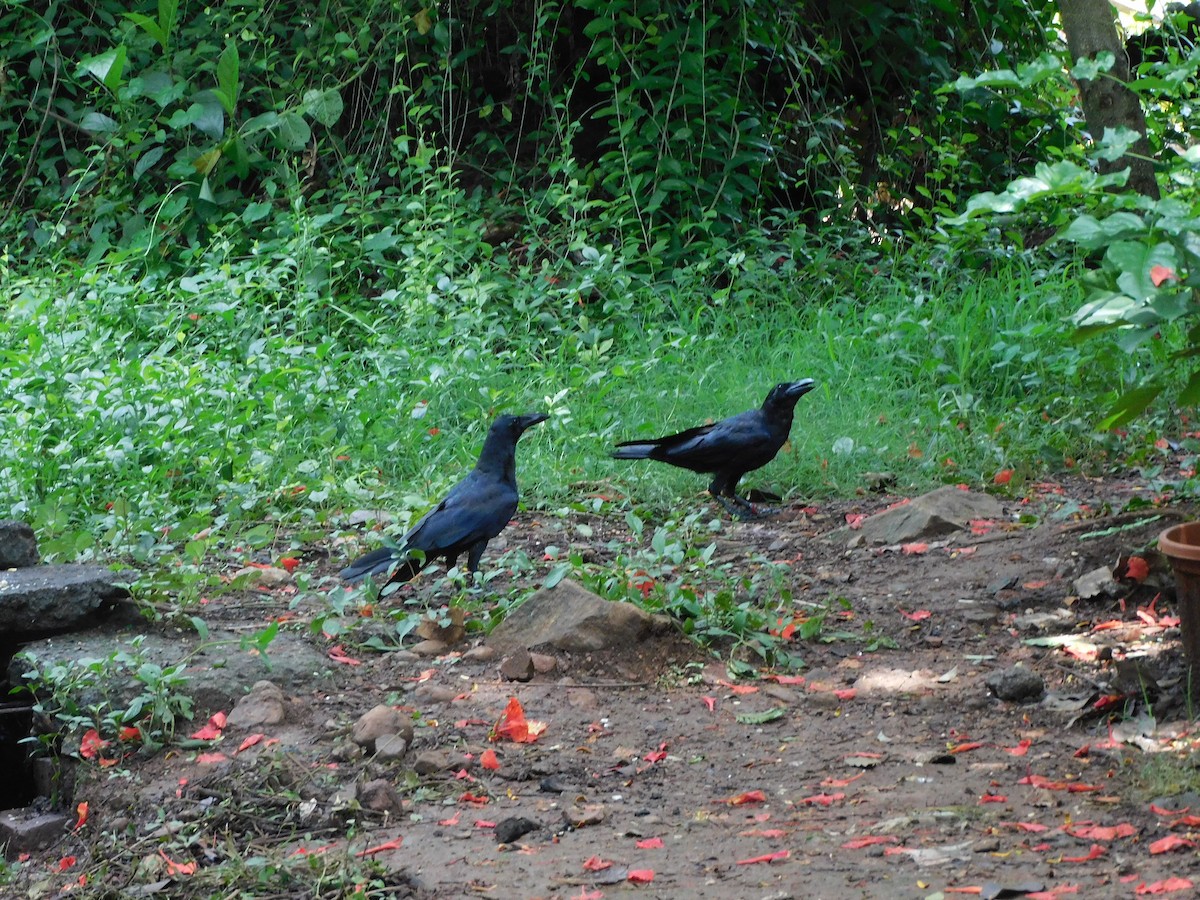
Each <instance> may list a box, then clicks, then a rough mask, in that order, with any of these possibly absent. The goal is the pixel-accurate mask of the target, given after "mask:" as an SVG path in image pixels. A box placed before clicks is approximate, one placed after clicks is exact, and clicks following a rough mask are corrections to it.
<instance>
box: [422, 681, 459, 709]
mask: <svg viewBox="0 0 1200 900" xmlns="http://www.w3.org/2000/svg"><path fill="white" fill-rule="evenodd" d="M412 695H413V697H414V698H415V699H417V700H422V701H425V702H428V703H438V704H444V703H450V702H452V701H453V700H454V698H455V697H457V696H458V691H456V690H455V689H454V688H452V687H447V686H446V685H444V684H434V683H433V682H431V681H427V682H425V683H424V684H419V685H417V687H416V688H415V689H414V690H413V692H412Z"/></svg>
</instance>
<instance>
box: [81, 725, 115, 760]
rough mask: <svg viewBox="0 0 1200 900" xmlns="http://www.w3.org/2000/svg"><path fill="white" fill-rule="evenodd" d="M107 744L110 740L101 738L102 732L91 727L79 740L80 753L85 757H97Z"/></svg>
mask: <svg viewBox="0 0 1200 900" xmlns="http://www.w3.org/2000/svg"><path fill="white" fill-rule="evenodd" d="M107 746H108V741H106V740H103V739H101V737H100V732H98V731H97V730H96V729H95V728H89V729H88V730H87V731H85V732H84V733H83V737H82V738H80V740H79V755H80V756H82V757H83V758H84V759H95V758H96V757H97V756H99V755H100V751H101V750H103V749H104V748H105V747H107Z"/></svg>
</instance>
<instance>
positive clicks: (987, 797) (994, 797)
mask: <svg viewBox="0 0 1200 900" xmlns="http://www.w3.org/2000/svg"><path fill="white" fill-rule="evenodd" d="M979 802H980V803H1007V802H1008V798H1007V797H1005V796H1004V795H1003V794H984V795H983V796H982V797H980V798H979Z"/></svg>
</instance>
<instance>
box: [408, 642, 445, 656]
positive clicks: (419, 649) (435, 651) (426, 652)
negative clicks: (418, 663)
mask: <svg viewBox="0 0 1200 900" xmlns="http://www.w3.org/2000/svg"><path fill="white" fill-rule="evenodd" d="M409 649H411V650H412V652H413V653H415V654H417V656H420V657H430V656H441V655H442V654H443V653H448V652H450V647H449V645H447V644H446V642H445V641H437V640H432V639H430V640H427V641H421V642H420V643H417V644H413V645H412V647H411V648H409Z"/></svg>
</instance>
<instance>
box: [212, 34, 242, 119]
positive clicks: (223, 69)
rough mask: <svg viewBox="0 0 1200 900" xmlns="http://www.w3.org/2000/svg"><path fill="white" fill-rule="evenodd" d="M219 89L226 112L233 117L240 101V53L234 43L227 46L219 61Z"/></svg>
mask: <svg viewBox="0 0 1200 900" xmlns="http://www.w3.org/2000/svg"><path fill="white" fill-rule="evenodd" d="M217 87H218V88H220V92H219V93H218V95H217V96H218V97H220V98H221V101H222V103H224V104H225V112H227V113H229V115H231V116H232V115H233V110H234V107H235V106H236V105H237V99H238V52H237V44H235V43H233V41H230V42H229V43H228V44H226V45H225V49H224V50H222V51H221V58H220V59H218V60H217Z"/></svg>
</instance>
